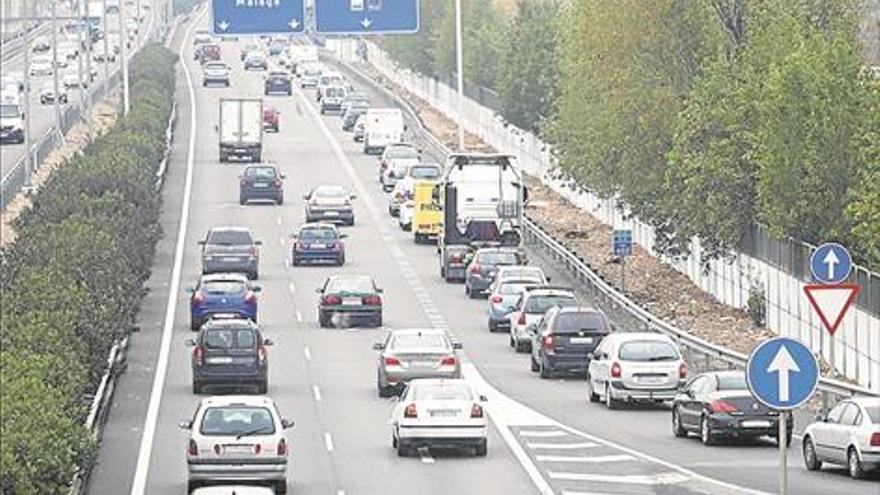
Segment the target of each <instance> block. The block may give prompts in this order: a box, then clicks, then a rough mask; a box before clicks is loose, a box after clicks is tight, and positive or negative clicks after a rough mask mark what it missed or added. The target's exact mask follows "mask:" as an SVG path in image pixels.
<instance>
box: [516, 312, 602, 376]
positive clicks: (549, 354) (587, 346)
mask: <svg viewBox="0 0 880 495" xmlns="http://www.w3.org/2000/svg"><path fill="white" fill-rule="evenodd" d="M611 331H612V325H611V324H610V323H608V318H606V317H605V313H603V312H602V311H600V310H598V309H595V308H590V307H579V306H567V307H560V306H554V307H552V308H550V309H548V310H547V312H546V313H544V318H543V319H542V320H541V322H540V323H538V327H537V328H536V329H535V335H534V337H533V340H532V345H531V347H532V355H531V359H530V362H531V370H532V371H536V372H538V373H540V376H541V378H552V377H553V376H555V375H556V374H557V373H569V374H571V373H577V374H579V375H580V376H583V374H585V373H586V372H587V364H589V359H588V358H587V356H588V355H589V354H590V353H592V352H593V351H595V350H596V347H598V346H599V344H600V343H601V342H602V339H604V338H605V336H606V335H608V334H609V333H611Z"/></svg>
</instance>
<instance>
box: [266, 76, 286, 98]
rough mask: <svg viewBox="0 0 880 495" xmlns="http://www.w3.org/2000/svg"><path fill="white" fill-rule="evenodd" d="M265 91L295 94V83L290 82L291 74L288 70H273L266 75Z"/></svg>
mask: <svg viewBox="0 0 880 495" xmlns="http://www.w3.org/2000/svg"><path fill="white" fill-rule="evenodd" d="M263 93H264V94H266V95H267V96H268V95H271V94H276V93H283V94H286V95H287V96H290V95H292V94H293V83H291V82H290V75H289V74H287V73H286V72H280V71H272V72H270V73H269V74H268V75H267V76H266V82H265V83H264V84H263Z"/></svg>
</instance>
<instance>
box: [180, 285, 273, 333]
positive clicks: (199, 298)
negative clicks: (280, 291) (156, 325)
mask: <svg viewBox="0 0 880 495" xmlns="http://www.w3.org/2000/svg"><path fill="white" fill-rule="evenodd" d="M187 292H188V293H189V294H190V297H189V310H190V328H191V329H192V330H198V329H199V328H201V326H202V324H203V323H204V322H205V321H207V320H208V319H209V318H210V317H211V316H213V315H216V314H224V315H229V314H232V315H238V316H240V317H242V318H248V319H250V320H252V321H257V293H258V292H260V288H259V287H256V286H252V285H251V284H250V282H249V281H248V279H247V277H245V276H244V275H242V274H240V273H212V274H210V275H202V277H201V278H200V279H199V282H198V283H197V284H196V286H195V287H192V288H190V289H187Z"/></svg>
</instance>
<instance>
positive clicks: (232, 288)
mask: <svg viewBox="0 0 880 495" xmlns="http://www.w3.org/2000/svg"><path fill="white" fill-rule="evenodd" d="M246 288H247V287H246V285H245V283H244V282H240V281H237V280H218V281H210V282H205V283H204V284H203V285H202V288H201V289H202V291H204V292H207V293H208V294H241V293H242V292H244V291H245V289H246Z"/></svg>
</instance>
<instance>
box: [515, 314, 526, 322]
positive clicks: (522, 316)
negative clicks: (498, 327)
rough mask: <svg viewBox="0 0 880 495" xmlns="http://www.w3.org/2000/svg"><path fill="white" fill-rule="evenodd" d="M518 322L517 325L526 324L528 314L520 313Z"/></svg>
mask: <svg viewBox="0 0 880 495" xmlns="http://www.w3.org/2000/svg"><path fill="white" fill-rule="evenodd" d="M516 324H517V325H525V324H526V314H525V313H520V314H519V319H518V320H516Z"/></svg>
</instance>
